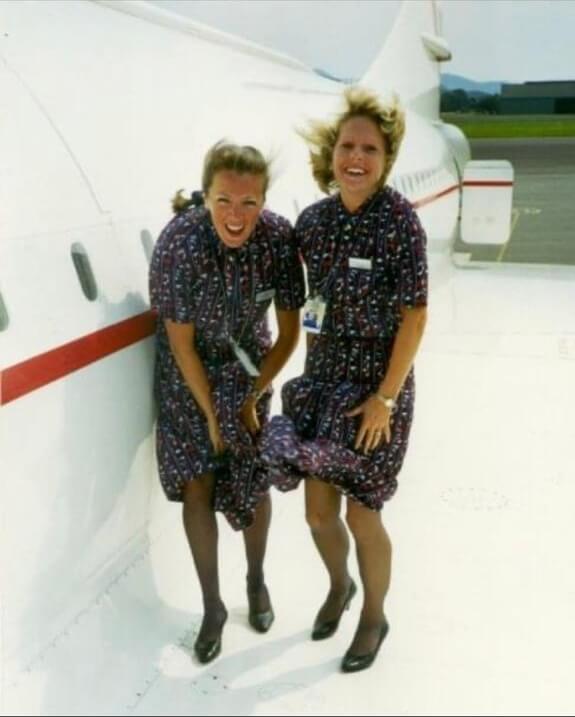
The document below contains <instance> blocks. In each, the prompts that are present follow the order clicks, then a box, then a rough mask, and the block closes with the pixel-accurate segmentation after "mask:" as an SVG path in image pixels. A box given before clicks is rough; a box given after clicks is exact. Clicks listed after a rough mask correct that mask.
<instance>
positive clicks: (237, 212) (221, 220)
mask: <svg viewBox="0 0 575 717" xmlns="http://www.w3.org/2000/svg"><path fill="white" fill-rule="evenodd" d="M264 184H265V178H264V177H263V176H262V175H260V174H239V173H238V172H234V171H233V170H231V169H222V170H220V171H219V172H216V174H215V175H214V178H213V180H212V184H211V186H210V188H209V190H208V194H207V197H206V206H207V207H208V209H209V212H210V214H211V217H212V222H213V223H214V227H215V228H216V232H217V234H218V236H219V238H220V239H221V241H222V242H223V243H224V244H225V245H226V246H229V247H231V248H232V249H237V248H238V247H240V246H241V245H242V244H243V243H244V242H245V241H247V239H249V237H250V236H251V234H252V232H253V230H254V229H255V226H256V222H257V220H258V217H259V215H260V212H261V210H262V208H263V206H264V199H265V197H264Z"/></svg>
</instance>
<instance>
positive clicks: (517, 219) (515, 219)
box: [496, 209, 521, 261]
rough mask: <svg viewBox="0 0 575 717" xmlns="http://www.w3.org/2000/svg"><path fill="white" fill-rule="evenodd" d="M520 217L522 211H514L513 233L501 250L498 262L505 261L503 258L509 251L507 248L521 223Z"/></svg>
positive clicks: (512, 219) (510, 233)
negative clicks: (519, 222) (518, 223)
mask: <svg viewBox="0 0 575 717" xmlns="http://www.w3.org/2000/svg"><path fill="white" fill-rule="evenodd" d="M520 215H521V210H520V209H513V211H512V213H511V231H510V232H509V239H508V240H507V241H506V242H505V244H504V245H503V246H502V247H501V250H500V252H499V254H498V255H497V259H496V261H501V260H502V259H503V257H504V256H505V252H506V251H507V247H508V246H509V244H510V243H511V237H512V236H513V231H514V230H515V227H516V226H517V222H518V221H519V217H520Z"/></svg>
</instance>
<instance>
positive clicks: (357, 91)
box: [299, 86, 405, 194]
mask: <svg viewBox="0 0 575 717" xmlns="http://www.w3.org/2000/svg"><path fill="white" fill-rule="evenodd" d="M343 99H344V102H345V107H344V111H343V112H340V114H338V115H336V117H335V119H333V120H332V121H331V122H321V121H318V120H315V121H314V120H312V121H311V122H310V123H309V125H308V127H307V128H304V129H301V130H299V134H300V136H301V137H303V139H305V141H306V142H307V144H308V146H309V149H310V163H311V167H312V173H313V176H314V179H315V181H316V182H317V183H318V185H319V188H320V189H321V190H322V191H323V192H325V193H326V194H328V193H329V192H330V191H332V190H334V189H336V188H337V182H336V180H335V177H334V175H333V169H332V160H333V151H334V149H335V145H336V144H337V140H338V137H339V133H340V131H341V128H342V125H343V124H344V122H346V121H347V120H349V119H351V118H352V117H367V118H368V119H370V120H372V121H373V122H374V123H375V125H376V126H377V128H378V129H379V131H380V132H381V135H382V137H383V141H384V145H385V150H386V156H385V168H384V170H383V174H382V176H381V179H380V181H379V185H378V188H382V187H383V186H385V183H386V181H387V178H388V176H389V173H390V172H391V169H392V167H393V164H394V162H395V160H396V159H397V155H398V152H399V148H400V146H401V140H402V139H403V134H404V132H405V117H404V113H403V110H402V109H401V106H400V104H399V101H398V99H397V97H396V96H394V97H393V99H392V100H391V101H390V102H388V103H385V104H384V103H383V102H381V101H380V100H379V98H378V97H377V95H376V94H375V93H373V92H370V91H369V90H366V89H364V88H362V87H358V86H353V87H348V88H347V89H346V90H345V92H344V96H343Z"/></svg>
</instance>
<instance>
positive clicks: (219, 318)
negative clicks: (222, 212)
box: [150, 207, 305, 529]
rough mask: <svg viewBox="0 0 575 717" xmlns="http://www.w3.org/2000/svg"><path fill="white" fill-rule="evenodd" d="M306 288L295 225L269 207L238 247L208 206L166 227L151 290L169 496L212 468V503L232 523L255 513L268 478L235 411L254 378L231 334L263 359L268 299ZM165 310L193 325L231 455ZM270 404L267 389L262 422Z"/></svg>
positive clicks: (162, 464) (282, 299) (160, 444)
mask: <svg viewBox="0 0 575 717" xmlns="http://www.w3.org/2000/svg"><path fill="white" fill-rule="evenodd" d="M304 294H305V285H304V278H303V269H302V266H301V261H300V259H299V257H298V254H297V252H296V246H295V242H294V238H293V230H292V228H291V226H290V224H289V222H288V221H287V220H286V219H283V218H282V217H280V216H278V215H276V214H273V213H272V212H269V211H267V210H264V211H263V212H262V213H261V215H260V217H259V219H258V222H257V225H256V228H255V230H254V233H253V234H252V236H251V237H250V238H249V239H248V241H247V242H246V243H245V244H244V245H242V246H241V247H240V248H238V249H230V248H228V247H226V246H225V245H224V244H223V243H222V242H221V241H220V240H219V238H218V236H217V234H216V231H215V229H214V227H213V224H212V221H211V218H210V215H209V212H208V211H207V210H206V209H204V208H203V207H202V208H195V209H191V210H189V211H188V212H186V213H184V214H182V215H178V216H177V217H175V218H174V219H173V220H172V221H171V222H170V223H169V224H168V225H167V227H166V228H165V229H164V231H163V232H162V234H161V235H160V237H159V239H158V241H157V243H156V246H155V249H154V253H153V256H152V261H151V266H150V298H151V304H152V308H153V309H154V310H155V311H156V312H157V314H158V322H157V331H156V367H155V393H156V397H157V399H158V421H157V427H156V445H157V455H158V464H159V473H160V480H161V482H162V486H163V488H164V491H165V494H166V496H167V497H168V499H169V500H175V501H182V500H183V491H184V487H185V485H186V483H187V482H188V481H189V480H192V479H194V478H196V477H198V476H200V475H203V474H206V473H212V472H215V473H216V488H215V496H214V507H215V509H216V510H220V511H222V512H223V513H224V514H225V515H226V518H227V519H228V521H229V522H230V524H231V525H232V526H233V527H234V528H235V529H240V528H244V527H246V526H247V525H249V524H250V523H251V521H252V520H253V512H254V509H255V507H256V505H257V503H258V501H259V499H260V498H261V497H262V496H263V495H264V494H265V493H266V492H267V490H268V487H269V477H268V475H267V471H266V469H265V466H264V465H263V464H262V462H261V460H260V458H259V456H258V451H257V447H256V446H255V445H254V442H253V440H252V438H251V436H250V435H249V433H248V432H247V430H246V429H245V428H244V426H243V424H242V423H241V421H240V420H239V415H238V412H239V410H240V408H241V406H242V404H243V403H244V401H245V398H246V396H247V394H248V393H249V391H250V390H251V388H252V386H253V379H252V378H250V376H248V374H247V373H246V371H245V369H244V368H243V367H242V365H241V364H240V363H239V361H238V360H237V358H236V356H235V354H234V352H233V350H232V348H231V346H230V342H229V337H230V336H231V337H232V338H233V339H234V340H235V341H236V342H237V343H238V344H239V345H240V346H241V347H242V348H243V349H244V350H245V351H246V352H247V353H248V355H249V356H250V358H251V359H252V361H253V362H254V363H255V364H256V366H259V365H260V363H261V361H262V359H263V357H264V356H265V354H266V353H267V352H268V351H269V349H270V346H271V336H270V332H269V328H268V325H267V319H266V312H267V309H268V308H269V306H270V304H271V302H272V298H273V301H274V302H275V305H276V306H277V308H279V309H283V310H292V309H297V308H299V307H300V306H301V305H302V304H303V302H304ZM272 295H273V297H272ZM165 319H170V320H172V321H175V322H177V323H183V324H186V323H193V324H194V326H195V330H196V334H195V336H196V349H197V351H198V354H199V356H200V358H201V360H202V363H203V365H204V367H205V369H206V372H207V374H208V379H209V382H210V386H211V389H212V395H213V399H214V405H215V409H216V415H217V418H218V421H219V425H220V430H221V432H222V437H223V439H224V442H225V444H226V446H227V448H228V450H227V455H226V461H225V463H224V462H223V461H222V460H221V459H220V458H218V457H216V456H215V454H214V453H213V450H212V446H211V442H210V440H209V434H208V428H207V422H206V420H205V418H204V415H203V413H202V411H201V410H200V409H199V407H198V405H197V403H196V401H195V399H194V398H193V396H192V394H191V392H190V391H189V389H188V387H187V386H186V384H185V382H184V380H183V377H182V375H181V373H180V370H179V368H178V366H177V364H176V361H175V359H174V357H173V354H172V352H171V350H170V346H169V341H168V336H167V333H166V329H165V326H164V320H165ZM269 405H270V396H269V395H267V396H264V397H263V398H262V399H261V400H260V401H259V403H258V414H259V418H260V421H261V422H262V423H264V422H265V421H266V419H267V416H268V414H269Z"/></svg>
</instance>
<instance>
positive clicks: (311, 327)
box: [302, 296, 325, 334]
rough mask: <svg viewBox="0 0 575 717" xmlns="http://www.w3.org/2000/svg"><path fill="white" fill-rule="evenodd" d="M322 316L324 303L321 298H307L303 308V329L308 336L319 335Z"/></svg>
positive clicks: (323, 314)
mask: <svg viewBox="0 0 575 717" xmlns="http://www.w3.org/2000/svg"><path fill="white" fill-rule="evenodd" d="M324 316H325V301H324V300H323V299H322V298H321V296H313V297H311V296H310V297H308V299H307V301H306V302H305V306H304V307H303V321H302V326H303V328H304V329H305V330H306V331H309V332H310V334H319V332H320V331H321V325H322V324H323V317H324Z"/></svg>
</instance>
